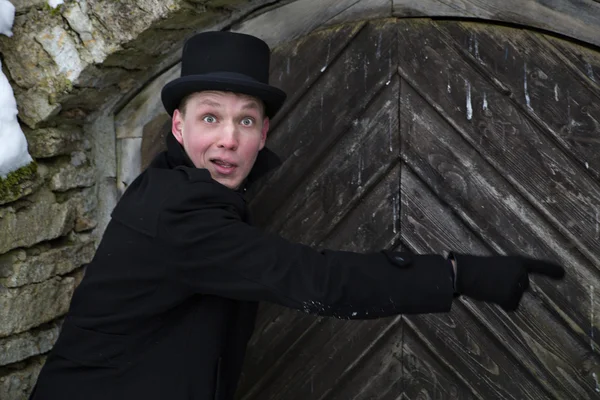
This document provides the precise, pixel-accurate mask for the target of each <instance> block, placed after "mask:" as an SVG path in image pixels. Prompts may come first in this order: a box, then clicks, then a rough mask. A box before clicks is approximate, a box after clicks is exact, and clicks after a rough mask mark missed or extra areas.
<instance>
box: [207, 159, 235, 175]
mask: <svg viewBox="0 0 600 400" xmlns="http://www.w3.org/2000/svg"><path fill="white" fill-rule="evenodd" d="M210 162H212V163H213V164H214V165H215V166H216V168H217V171H219V172H220V173H224V174H226V173H231V172H232V171H233V170H234V169H235V168H236V167H237V165H236V164H233V163H230V162H227V161H223V160H221V159H218V158H213V159H211V160H210Z"/></svg>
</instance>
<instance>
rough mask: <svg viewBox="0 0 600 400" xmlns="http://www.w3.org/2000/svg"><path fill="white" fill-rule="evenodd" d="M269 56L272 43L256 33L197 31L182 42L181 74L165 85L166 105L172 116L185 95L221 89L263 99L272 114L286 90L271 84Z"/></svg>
mask: <svg viewBox="0 0 600 400" xmlns="http://www.w3.org/2000/svg"><path fill="white" fill-rule="evenodd" d="M270 57H271V52H270V49H269V46H268V45H267V44H266V43H265V42H264V41H262V40H261V39H259V38H257V37H254V36H250V35H246V34H243V33H233V32H221V31H215V32H204V33H199V34H197V35H194V36H192V37H191V38H190V39H188V40H187V41H186V42H185V45H184V46H183V54H182V57H181V77H180V78H177V79H175V80H173V81H171V82H169V83H167V84H166V85H165V86H164V87H163V89H162V94H161V98H162V102H163V105H164V106H165V109H166V110H167V112H168V113H169V115H171V116H172V115H173V111H175V109H176V108H177V107H179V103H180V102H181V100H182V99H183V98H184V97H185V96H187V95H190V94H192V93H194V92H200V91H203V90H220V91H228V92H236V93H244V94H248V95H251V96H254V97H257V98H259V99H261V100H262V101H263V102H264V103H265V111H266V115H267V116H269V117H272V116H273V115H275V113H276V112H277V111H278V110H279V108H281V106H282V104H283V102H284V101H285V98H286V94H285V93H284V92H283V91H282V90H281V89H278V88H276V87H273V86H270V85H269V61H270Z"/></svg>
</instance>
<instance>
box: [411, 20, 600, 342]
mask: <svg viewBox="0 0 600 400" xmlns="http://www.w3.org/2000/svg"><path fill="white" fill-rule="evenodd" d="M428 26H429V24H424V25H423V24H421V25H420V32H421V33H420V34H417V33H416V32H415V30H416V29H419V27H418V24H413V25H412V26H406V27H405V28H404V29H402V30H401V35H407V36H406V37H405V38H404V41H405V42H406V43H410V42H411V40H413V41H414V40H415V38H416V37H417V35H419V36H420V37H422V36H421V35H423V34H424V33H425V32H427V30H428V29H429V28H428ZM411 35H415V36H412V37H411ZM427 38H428V39H427V40H428V43H427V46H425V47H423V48H419V49H416V48H415V49H413V50H412V51H408V50H407V52H406V53H404V55H406V56H407V60H406V64H407V65H410V67H406V68H405V67H403V66H401V74H402V75H403V76H405V77H406V79H407V80H408V81H409V82H411V84H412V85H413V86H414V87H415V88H417V90H419V92H420V93H422V94H423V96H424V97H425V98H426V99H427V100H428V102H429V103H430V104H432V105H433V107H434V108H436V110H437V111H438V113H441V114H442V115H443V116H444V118H445V119H447V120H448V121H449V122H450V124H451V126H452V127H453V128H454V129H456V130H457V132H458V133H460V134H461V135H463V137H464V138H465V139H466V140H467V141H468V142H469V143H470V145H471V146H472V148H471V149H467V150H465V151H466V152H467V154H466V155H465V158H464V160H463V161H462V163H463V165H462V168H469V169H470V171H471V174H470V175H469V176H468V178H469V179H474V180H475V182H474V183H475V185H474V189H475V190H477V192H475V190H472V191H471V192H469V191H467V190H466V189H464V190H463V191H462V192H459V193H457V194H456V200H455V201H460V202H461V203H462V204H464V206H465V208H467V209H468V210H469V211H468V213H465V218H468V219H470V220H475V218H476V216H477V217H478V218H479V221H478V222H475V224H476V225H475V226H474V229H477V230H478V231H480V234H485V235H486V237H485V240H486V241H487V242H488V243H490V244H493V245H494V248H495V250H497V251H505V252H521V253H526V254H530V255H532V256H536V257H545V258H552V259H556V260H559V261H560V262H561V263H562V264H564V265H566V266H567V267H568V270H569V274H568V275H567V278H566V279H565V281H564V282H562V283H561V284H559V285H556V284H555V283H554V282H550V281H545V280H541V281H539V285H538V288H539V290H540V294H541V295H543V296H544V297H546V299H547V302H548V306H550V307H552V308H554V309H555V311H556V312H557V313H559V314H561V315H563V316H564V318H565V322H566V323H568V324H570V325H571V326H572V327H573V328H574V329H576V330H577V331H579V332H580V334H581V335H582V336H585V335H587V334H588V333H590V329H591V328H590V321H589V319H590V315H593V314H592V313H593V309H594V307H595V306H596V304H597V302H598V300H597V299H595V300H594V301H593V304H591V303H590V300H589V299H590V298H593V294H592V291H594V290H595V289H594V288H596V287H598V277H597V267H598V265H600V264H599V263H598V261H597V260H598V257H599V256H600V251H599V249H598V246H599V245H600V244H599V243H598V241H597V240H595V234H596V229H597V220H596V215H595V210H596V208H597V207H598V205H600V197H598V193H599V192H598V189H597V188H598V184H597V182H596V181H595V180H593V179H592V178H590V177H589V175H587V174H586V173H585V172H584V170H582V169H581V168H580V167H578V166H577V165H575V164H574V162H573V161H572V160H571V159H570V158H568V157H566V156H565V154H564V152H562V151H561V150H560V149H559V148H558V147H556V146H555V145H554V144H553V143H552V142H550V141H549V140H548V138H547V137H546V136H545V135H544V134H543V132H540V129H539V128H538V127H537V126H535V125H534V124H532V123H530V122H529V121H528V120H527V119H526V118H524V116H523V115H522V114H521V113H520V112H519V111H518V110H517V109H515V107H514V106H513V105H512V104H511V102H510V101H509V100H508V99H507V98H506V97H505V96H502V95H499V94H498V93H497V92H496V91H494V89H493V88H492V87H491V86H490V84H489V83H487V81H486V80H485V79H484V78H483V77H482V76H481V75H480V74H478V73H476V72H474V71H473V69H471V68H468V66H467V65H466V64H465V61H464V60H463V59H462V58H461V57H460V55H459V54H456V53H453V50H452V49H451V47H450V46H448V45H446V44H445V43H444V42H442V41H441V40H440V35H427ZM401 40H402V39H401ZM401 65H402V63H401ZM442 65H443V66H444V67H445V68H446V71H447V74H423V73H420V72H419V71H437V70H438V69H439V68H441V66H442ZM444 75H445V76H444ZM448 77H450V82H448V79H449V78H448ZM448 84H450V88H451V89H450V93H449V91H448V90H447V85H448ZM452 88H454V89H453V90H452ZM483 93H486V98H487V110H482V108H483V106H482V105H481V104H482V99H483ZM469 96H470V99H471V103H469V100H468V99H469ZM434 99H435V100H434ZM465 102H466V104H465ZM461 103H462V104H461ZM457 104H458V105H457ZM469 104H472V109H473V112H472V113H470V112H469V110H468V105H469ZM485 111H487V112H485ZM450 137H451V138H452V137H456V134H455V135H454V136H450ZM413 140H416V138H415V139H413ZM417 144H418V145H419V146H422V148H423V149H424V151H426V152H427V154H428V156H427V157H428V158H429V160H430V162H434V163H440V167H441V168H448V167H449V166H450V165H451V164H448V163H446V162H444V160H443V159H440V160H438V161H436V160H435V158H434V156H432V155H430V154H429V151H428V149H427V148H426V144H425V143H423V142H420V141H419V143H417ZM456 150H457V149H456V148H455V147H454V146H451V151H452V152H454V151H456ZM475 152H477V153H479V154H481V155H482V156H483V158H484V159H485V160H486V161H487V162H489V163H490V164H491V166H493V167H494V168H495V169H496V170H498V171H499V172H500V174H501V175H502V178H500V177H499V178H496V179H495V180H497V181H498V183H492V181H491V177H492V176H493V175H492V172H491V168H490V172H483V173H482V172H479V171H478V170H479V169H483V167H484V165H485V164H483V163H482V162H474V161H473V156H474V155H475V154H476V153H475ZM469 153H470V154H469ZM455 173H456V172H452V171H445V172H444V175H446V176H445V177H444V178H445V179H452V178H453V177H455V176H456V175H454V174H455ZM442 176H443V175H442ZM504 180H508V181H509V182H510V184H511V185H508V184H503V185H502V186H499V187H498V185H499V184H500V183H504V182H503V181H504ZM456 181H457V182H456V184H460V185H462V186H463V187H464V186H466V185H465V182H464V178H460V175H459V176H458V179H456ZM438 182H439V180H438ZM471 193H473V194H475V193H476V194H477V195H478V197H479V196H485V197H484V198H481V197H479V198H477V197H476V198H472V199H471V200H469V196H470V195H471ZM493 204H497V206H495V207H491V206H490V205H493ZM496 210H498V211H502V214H499V213H497V211H496ZM506 212H509V214H508V215H506V214H504V213H506ZM538 213H541V214H542V215H543V217H545V218H543V217H542V216H541V215H539V214H538ZM494 214H496V215H494ZM475 221H477V220H475ZM503 221H510V222H509V223H502V222H503ZM557 231H559V232H560V233H562V235H561V234H559V232H557ZM564 236H566V238H565V237H564ZM590 246H591V248H590ZM576 250H580V251H582V252H583V253H584V254H585V255H589V256H590V257H589V258H591V262H590V261H588V260H585V259H584V258H582V257H581V256H580V254H578V252H577V251H576ZM566 293H568V294H569V295H570V296H576V297H577V298H578V299H579V301H576V302H573V301H572V299H569V298H567V297H566V296H565V294H566ZM596 297H597V296H596ZM594 325H595V321H594ZM591 333H592V336H593V337H595V339H590V340H594V341H596V340H597V338H598V329H597V327H596V326H594V328H593V332H591ZM582 339H583V337H582Z"/></svg>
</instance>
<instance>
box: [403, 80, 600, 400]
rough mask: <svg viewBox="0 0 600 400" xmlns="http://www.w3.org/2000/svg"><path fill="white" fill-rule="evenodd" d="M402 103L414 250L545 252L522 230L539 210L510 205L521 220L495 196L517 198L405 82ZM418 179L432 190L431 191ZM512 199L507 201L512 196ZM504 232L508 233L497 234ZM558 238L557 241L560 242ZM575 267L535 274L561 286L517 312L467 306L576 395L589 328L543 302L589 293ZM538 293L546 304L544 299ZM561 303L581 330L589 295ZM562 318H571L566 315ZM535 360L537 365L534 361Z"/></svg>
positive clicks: (587, 354) (407, 216)
mask: <svg viewBox="0 0 600 400" xmlns="http://www.w3.org/2000/svg"><path fill="white" fill-rule="evenodd" d="M402 104H403V105H404V108H403V110H402V118H403V121H404V120H405V119H404V118H406V119H407V120H408V121H410V123H407V124H404V128H405V130H403V133H405V134H406V136H403V142H402V143H403V145H402V152H403V153H402V157H403V159H405V160H406V162H407V163H408V165H409V166H410V167H411V169H414V171H415V172H416V173H417V174H418V175H419V177H420V179H419V178H416V176H415V175H413V173H412V172H411V170H410V169H409V170H407V169H404V170H403V172H402V178H403V182H402V193H403V197H402V218H403V219H402V237H403V240H404V241H405V242H406V243H407V244H409V246H410V247H412V248H413V249H415V250H416V251H418V252H432V251H433V252H438V253H439V252H442V251H444V250H455V251H459V252H467V253H474V254H490V253H491V252H492V251H509V252H521V251H522V250H521V249H519V247H523V245H527V247H528V251H531V250H533V251H534V252H535V253H537V254H538V256H539V257H541V258H548V254H549V253H550V251H551V249H550V248H548V246H547V245H546V244H545V243H544V242H541V241H540V240H539V239H536V238H534V237H531V236H530V234H529V233H528V231H531V228H530V227H528V226H527V223H531V224H536V225H537V224H541V223H543V222H542V221H543V219H539V217H538V219H539V221H536V217H535V214H531V211H527V208H528V205H527V204H526V202H522V204H519V205H517V207H516V210H518V212H519V213H520V214H521V215H522V214H530V215H529V216H528V217H527V218H524V221H525V222H526V223H525V224H523V223H521V222H520V221H519V220H520V219H521V218H522V217H520V216H518V215H511V212H514V211H511V209H515V207H514V206H511V205H508V206H507V204H505V202H503V201H502V199H501V198H499V194H500V193H502V194H501V195H500V196H502V197H504V198H506V197H511V196H514V198H515V199H516V198H517V197H516V195H515V194H514V193H511V188H510V187H509V186H508V185H506V184H505V183H504V184H503V182H502V178H500V177H498V176H497V175H496V174H495V172H494V170H493V169H492V168H490V167H489V166H486V163H485V161H484V160H482V159H480V158H479V157H478V156H477V155H475V154H474V153H473V152H472V150H471V149H469V146H468V145H467V144H466V143H465V142H464V141H463V140H462V139H461V138H460V137H459V136H458V135H457V134H456V133H455V132H453V130H452V129H451V127H450V126H448V124H447V123H445V122H444V121H443V119H442V118H441V117H440V116H439V115H438V114H437V113H435V112H434V111H433V110H432V109H431V108H430V107H428V105H427V104H426V102H425V101H424V100H423V99H421V98H420V96H419V95H418V94H416V93H415V92H414V91H413V90H411V89H410V88H406V89H404V93H403V96H402ZM413 118H414V121H413ZM416 138H418V140H417V139H416ZM461 142H462V143H461ZM494 175H496V176H494ZM421 180H422V181H424V182H425V183H426V184H427V185H429V186H430V187H431V188H432V189H433V190H434V193H430V191H429V189H428V188H426V187H425V186H424V185H423V183H421ZM436 196H439V198H440V199H441V200H442V201H445V202H447V203H448V204H449V207H448V206H444V205H443V204H442V203H440V200H438V199H437V198H436ZM515 201H516V202H518V200H515ZM515 201H511V204H513V203H514V202H515ZM502 221H507V223H503V222H502ZM465 225H466V226H468V227H469V228H470V229H469V228H467V227H466V226H465ZM538 229H539V227H538ZM503 235H505V236H506V239H504V240H502V239H499V237H501V236H503ZM486 242H487V243H486ZM500 242H503V243H502V244H500ZM556 244H557V245H558V246H560V242H558V243H556ZM503 246H507V247H503ZM563 246H564V245H563ZM529 249H531V250H529ZM578 267H579V268H580V266H576V267H575V266H574V268H572V269H570V270H569V271H573V272H572V273H570V275H569V276H568V277H567V282H564V283H561V284H556V283H555V282H553V281H548V280H545V279H540V278H533V279H534V281H535V283H536V285H537V286H536V289H535V290H536V294H537V293H539V292H538V291H539V290H544V291H548V290H550V291H552V290H554V291H555V293H556V291H557V290H558V292H559V294H558V295H554V296H556V297H554V296H553V295H552V294H549V297H550V298H547V299H543V298H538V297H537V296H535V297H534V296H531V295H530V294H527V295H526V296H525V298H524V301H523V304H522V307H521V311H520V312H519V313H511V314H506V313H504V312H502V311H501V310H499V309H497V308H496V307H492V306H489V305H484V304H478V305H477V307H475V305H474V304H473V303H471V302H465V304H467V305H468V306H469V307H468V308H469V309H470V310H471V314H472V315H476V316H477V317H478V319H479V320H480V321H482V323H483V324H484V326H485V327H486V328H487V329H488V330H489V332H492V334H493V336H495V337H496V340H498V341H499V342H500V343H502V345H503V346H504V347H505V348H506V350H507V351H508V353H510V354H512V355H513V357H515V358H516V359H517V360H519V362H520V363H521V364H522V365H523V366H525V367H526V370H527V371H529V372H530V373H532V374H533V375H535V376H536V377H543V378H542V379H540V382H543V385H545V386H546V390H547V392H548V393H549V394H552V395H553V397H554V398H573V397H570V396H569V393H575V394H577V396H576V397H574V398H593V396H591V393H593V390H595V388H593V387H592V386H591V382H592V381H591V380H590V379H589V378H590V377H589V376H586V375H587V374H588V373H589V374H591V373H593V372H594V371H593V370H591V369H589V368H588V369H587V371H586V373H581V372H580V371H582V370H585V366H586V365H587V364H588V362H589V360H591V359H594V360H597V356H596V355H594V351H595V349H594V346H596V345H595V344H591V345H590V340H591V338H588V336H587V332H583V331H581V336H580V340H576V339H574V338H573V337H572V336H571V335H566V334H565V325H563V322H562V321H560V319H558V318H557V317H556V316H554V315H553V313H552V312H549V311H548V307H555V306H556V304H555V300H556V301H558V302H560V299H561V297H563V294H562V293H571V294H575V293H577V296H586V295H587V293H586V290H587V288H588V286H587V285H586V282H585V281H583V280H582V278H579V279H580V281H575V279H574V278H573V276H571V275H572V274H576V273H577V271H578V269H579V268H578ZM587 283H589V282H587ZM582 292H584V293H583V294H582ZM544 300H546V302H548V301H549V302H550V304H547V305H544V304H543V302H544ZM564 303H567V304H564ZM561 306H563V307H567V308H566V309H565V311H564V313H566V314H568V315H569V316H572V315H573V314H574V312H575V310H573V308H576V307H581V308H583V310H582V309H577V310H576V312H577V313H579V314H580V323H581V326H580V327H579V330H584V329H586V328H587V327H588V326H590V323H591V321H590V320H589V315H590V313H592V311H591V309H592V307H597V304H596V302H595V300H594V304H590V303H589V298H588V302H587V306H586V305H583V304H582V305H576V304H572V303H570V302H563V304H561ZM473 310H479V311H473ZM592 315H593V314H592ZM461 320H462V319H461ZM568 323H569V324H573V322H572V321H569V322H568ZM592 343H595V341H593V342H592ZM588 346H589V347H588ZM540 365H542V366H543V368H541V369H540ZM559 370H560V371H563V372H562V374H567V375H570V376H571V377H572V380H571V381H569V382H576V383H574V384H572V386H571V387H570V392H565V391H564V389H563V388H564V387H566V386H569V384H568V383H567V382H566V380H565V379H564V377H561V376H558V372H559ZM549 382H550V383H553V386H550V384H549ZM580 382H587V384H586V385H582V384H581V383H580ZM581 394H583V395H585V396H580V395H581Z"/></svg>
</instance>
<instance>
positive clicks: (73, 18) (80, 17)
mask: <svg viewBox="0 0 600 400" xmlns="http://www.w3.org/2000/svg"><path fill="white" fill-rule="evenodd" d="M87 11H88V10H87V3H86V2H83V3H81V4H79V3H72V4H69V5H68V8H67V9H66V11H65V12H64V13H63V16H64V17H65V18H66V20H67V21H68V22H69V26H70V27H71V29H73V30H74V31H75V32H77V34H78V35H79V39H80V40H81V43H83V46H84V47H85V48H86V49H87V50H88V51H89V53H90V55H91V60H90V61H91V62H94V63H101V62H102V61H104V59H105V58H106V55H107V54H108V53H109V52H110V51H111V49H109V48H107V46H106V43H105V42H104V38H103V37H102V35H101V34H100V32H99V31H98V30H96V29H95V28H94V26H93V24H92V21H91V19H90V18H89V16H88V14H87Z"/></svg>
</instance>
